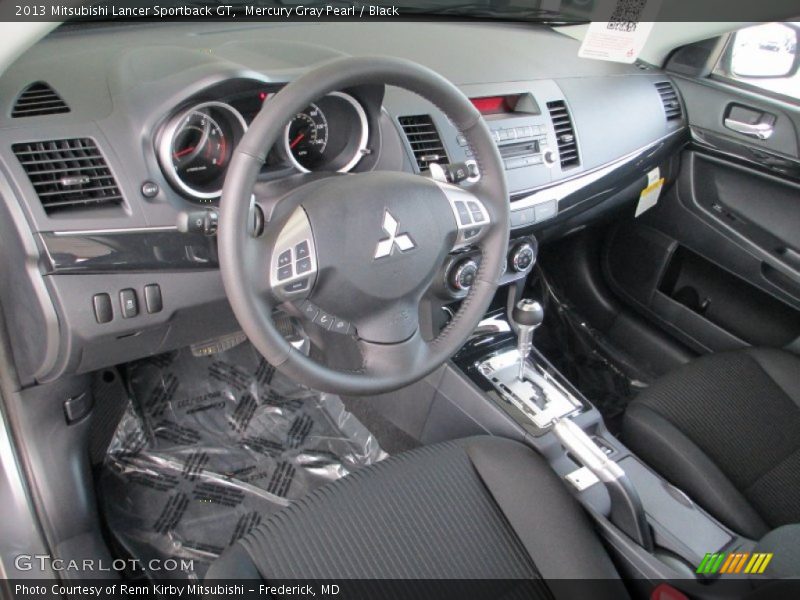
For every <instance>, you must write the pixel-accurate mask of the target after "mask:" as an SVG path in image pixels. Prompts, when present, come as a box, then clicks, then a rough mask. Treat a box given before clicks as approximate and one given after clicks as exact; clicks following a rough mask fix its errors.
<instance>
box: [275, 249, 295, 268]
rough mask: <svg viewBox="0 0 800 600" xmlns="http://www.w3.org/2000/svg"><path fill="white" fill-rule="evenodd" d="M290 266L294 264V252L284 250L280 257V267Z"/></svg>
mask: <svg viewBox="0 0 800 600" xmlns="http://www.w3.org/2000/svg"><path fill="white" fill-rule="evenodd" d="M290 264H292V251H291V250H284V251H283V252H281V254H280V256H279V257H278V266H279V267H285V266H286V265H290Z"/></svg>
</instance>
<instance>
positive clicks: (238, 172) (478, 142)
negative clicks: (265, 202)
mask: <svg viewBox="0 0 800 600" xmlns="http://www.w3.org/2000/svg"><path fill="white" fill-rule="evenodd" d="M366 84H381V85H389V86H395V87H399V88H403V89H405V90H408V91H411V92H414V93H416V94H418V95H420V96H422V97H423V98H425V99H427V100H429V101H430V102H432V103H433V104H434V105H436V106H437V107H438V108H439V109H440V110H441V111H442V112H444V114H445V115H447V117H448V118H449V119H450V121H451V122H452V123H453V125H454V126H455V127H456V128H457V129H458V130H459V131H460V132H461V133H462V135H464V136H465V138H466V139H467V142H468V144H469V146H470V147H471V148H472V150H473V152H474V155H475V160H476V162H477V165H478V170H479V172H480V179H479V180H478V181H477V182H476V183H474V184H472V185H471V186H469V188H468V190H469V192H470V193H471V194H472V195H474V197H475V198H477V199H479V200H480V201H481V202H482V203H483V206H484V207H485V209H486V210H487V211H488V214H489V218H490V224H489V225H488V227H487V231H486V232H485V235H483V236H482V237H481V239H480V240H479V241H478V242H477V243H476V244H475V245H476V247H477V248H478V249H479V250H480V252H481V261H480V266H479V269H478V272H477V274H476V276H475V281H474V283H473V285H472V286H471V288H470V289H469V292H468V293H467V296H466V297H465V298H464V300H463V301H462V302H461V307H460V309H459V310H458V312H457V313H456V315H455V316H454V317H453V319H452V320H451V322H450V323H449V324H448V325H447V326H446V327H445V328H444V329H443V330H442V331H441V332H440V333H439V335H438V336H437V337H436V338H435V339H433V340H431V341H424V340H423V339H422V336H421V334H420V332H419V331H417V332H416V333H415V334H414V335H413V336H412V337H411V338H410V339H408V340H404V341H402V342H398V343H396V344H377V343H368V342H365V341H363V340H359V341H358V343H359V348H360V349H361V351H362V355H363V356H362V357H363V359H364V360H363V364H362V367H361V368H358V369H355V370H344V369H336V368H333V367H329V366H326V365H323V364H322V363H320V362H317V361H316V360H314V359H312V358H310V357H308V356H306V355H305V354H304V353H302V352H300V351H298V350H296V349H295V348H294V347H293V346H292V345H291V344H289V343H288V342H287V341H286V340H285V339H284V338H283V336H282V335H281V334H280V333H279V332H278V330H277V329H276V327H275V324H274V322H273V320H272V310H273V308H274V304H275V303H274V302H271V301H269V300H268V299H266V298H265V297H264V295H263V294H261V293H259V290H260V284H259V283H258V282H256V281H254V279H255V278H256V277H254V274H253V270H254V269H253V265H254V264H257V263H259V262H269V261H268V258H267V257H265V256H264V254H265V252H267V253H269V252H271V251H272V249H265V247H264V243H263V241H262V242H261V243H258V242H257V241H256V240H254V238H253V236H251V235H250V233H249V224H250V219H251V198H252V196H253V189H254V186H255V183H256V180H257V177H258V174H259V171H260V169H261V166H262V165H263V163H264V161H265V159H266V156H267V153H268V151H269V149H270V148H272V147H273V146H274V145H275V144H276V143H277V142H278V141H279V140H280V136H281V135H283V134H284V128H285V124H286V123H287V122H288V121H289V120H290V119H291V118H292V117H293V116H294V115H296V114H297V113H299V112H301V111H302V110H303V109H305V107H306V106H308V104H310V103H311V102H314V101H315V100H317V99H318V98H320V97H322V96H324V95H325V94H327V93H330V92H332V91H337V90H340V89H346V88H351V87H355V86H359V85H366ZM348 176H349V175H344V176H343V177H348ZM323 184H324V182H323ZM266 226H267V227H269V226H270V223H267V224H266ZM508 237H509V206H508V192H507V188H506V180H505V174H504V169H503V162H502V159H501V157H500V154H499V152H498V149H497V146H496V145H495V143H494V140H493V138H492V135H491V133H490V131H489V129H488V127H487V126H486V123H485V121H484V120H483V118H482V117H481V115H480V113H479V112H478V111H477V110H476V109H475V107H474V106H473V105H472V103H471V102H470V101H469V99H468V98H467V97H466V96H465V95H464V94H463V93H462V92H461V91H460V90H459V89H458V88H457V87H456V86H455V85H453V84H452V83H450V82H449V81H448V80H446V79H445V78H443V77H442V76H440V75H439V74H437V73H435V72H434V71H432V70H430V69H428V68H426V67H423V66H421V65H419V64H417V63H414V62H411V61H407V60H404V59H397V58H392V57H356V58H351V57H348V58H340V59H335V60H333V61H331V62H327V63H325V64H323V65H321V66H320V67H318V68H315V69H313V70H312V71H309V72H307V73H306V74H304V75H303V76H301V77H299V78H298V79H296V80H294V81H293V82H292V83H290V84H288V85H287V86H285V87H284V88H283V89H282V90H281V91H280V92H278V93H277V94H276V95H275V96H274V97H272V98H271V99H270V100H269V102H268V103H267V104H265V108H264V109H263V110H261V111H260V112H259V114H258V115H257V116H256V118H255V119H254V121H253V122H252V124H251V125H250V127H249V129H248V131H247V133H246V134H245V136H244V137H243V139H242V140H241V142H240V143H239V145H238V146H237V148H236V149H235V151H234V153H233V156H232V158H231V162H230V165H229V168H228V173H227V175H226V179H225V184H224V187H223V191H222V198H221V201H220V213H219V229H218V243H219V256H220V270H221V274H222V279H223V283H224V286H225V291H226V294H227V296H228V299H229V301H230V304H231V307H232V309H233V311H234V314H235V315H236V317H237V319H238V321H239V323H240V325H241V327H242V329H243V330H244V332H245V333H246V334H247V336H248V338H249V339H250V341H251V342H252V343H253V345H254V346H255V347H256V348H257V349H258V350H259V352H261V354H262V355H263V356H264V358H265V359H266V360H267V361H268V362H269V363H270V364H272V365H274V366H275V367H276V368H277V369H278V370H280V371H281V372H283V373H285V374H286V375H288V376H289V377H291V378H293V379H295V380H296V381H299V382H300V383H302V384H305V385H307V386H309V387H312V388H315V389H318V390H321V391H327V392H332V393H339V394H355V395H365V394H376V393H384V392H389V391H392V390H394V389H398V388H401V387H404V386H406V385H409V384H410V383H413V382H414V381H417V380H419V379H421V378H422V377H424V376H425V375H427V374H429V373H431V372H433V371H434V370H435V369H437V368H438V367H440V366H441V365H442V364H443V363H444V362H445V361H446V360H447V359H448V358H449V357H450V356H451V355H452V354H454V353H455V352H456V351H457V350H458V349H459V348H460V347H461V346H462V345H463V344H464V342H465V341H466V340H467V338H468V336H469V335H470V334H471V333H472V332H473V331H474V329H475V328H476V327H477V325H478V323H479V322H480V320H481V318H482V317H483V316H484V314H485V312H486V310H487V309H488V307H489V304H490V303H491V301H492V298H493V297H494V294H495V291H496V289H497V286H498V281H499V279H500V276H501V275H502V273H503V270H504V266H505V256H506V252H507V248H508ZM256 272H257V270H256Z"/></svg>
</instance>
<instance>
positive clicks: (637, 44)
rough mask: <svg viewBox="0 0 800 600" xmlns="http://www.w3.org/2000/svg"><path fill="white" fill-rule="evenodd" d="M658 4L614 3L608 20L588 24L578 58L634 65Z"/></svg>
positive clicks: (641, 0)
mask: <svg viewBox="0 0 800 600" xmlns="http://www.w3.org/2000/svg"><path fill="white" fill-rule="evenodd" d="M660 4H661V2H660V0H617V1H616V3H615V4H614V5H613V9H612V11H611V13H610V15H609V19H608V21H592V23H591V24H590V25H589V28H588V30H587V31H586V35H585V36H584V38H583V43H582V44H581V48H580V50H579V51H578V56H580V57H581V58H593V59H595V60H609V61H614V62H622V63H632V62H634V61H635V60H636V59H637V58H638V57H639V54H640V53H641V52H642V48H644V45H645V43H646V42H647V37H648V36H649V35H650V31H651V30H652V29H653V21H654V20H655V17H656V16H657V14H658V8H659V6H660ZM644 19H647V20H644Z"/></svg>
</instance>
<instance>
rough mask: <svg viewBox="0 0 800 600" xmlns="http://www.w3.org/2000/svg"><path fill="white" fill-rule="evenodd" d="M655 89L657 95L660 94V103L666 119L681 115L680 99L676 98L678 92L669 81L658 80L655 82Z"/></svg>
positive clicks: (676, 117) (669, 119)
mask: <svg viewBox="0 0 800 600" xmlns="http://www.w3.org/2000/svg"><path fill="white" fill-rule="evenodd" d="M656 89H657V90H658V95H659V96H661V103H662V104H663V105H664V113H665V114H666V115H667V121H672V120H673V119H680V118H681V116H682V115H683V112H682V110H681V101H680V100H679V99H678V94H677V92H676V91H675V88H674V87H673V86H672V84H671V83H670V82H669V81H659V82H658V83H656Z"/></svg>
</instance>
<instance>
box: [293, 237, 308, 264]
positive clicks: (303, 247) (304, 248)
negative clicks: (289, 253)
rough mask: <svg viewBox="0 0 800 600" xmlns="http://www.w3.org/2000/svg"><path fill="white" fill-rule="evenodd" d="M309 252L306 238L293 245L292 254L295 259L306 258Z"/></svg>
mask: <svg viewBox="0 0 800 600" xmlns="http://www.w3.org/2000/svg"><path fill="white" fill-rule="evenodd" d="M310 254H311V252H310V251H309V249H308V240H305V241H302V242H300V243H299V244H297V246H295V247H294V255H295V258H297V260H300V259H301V258H308V257H309V255H310Z"/></svg>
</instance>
